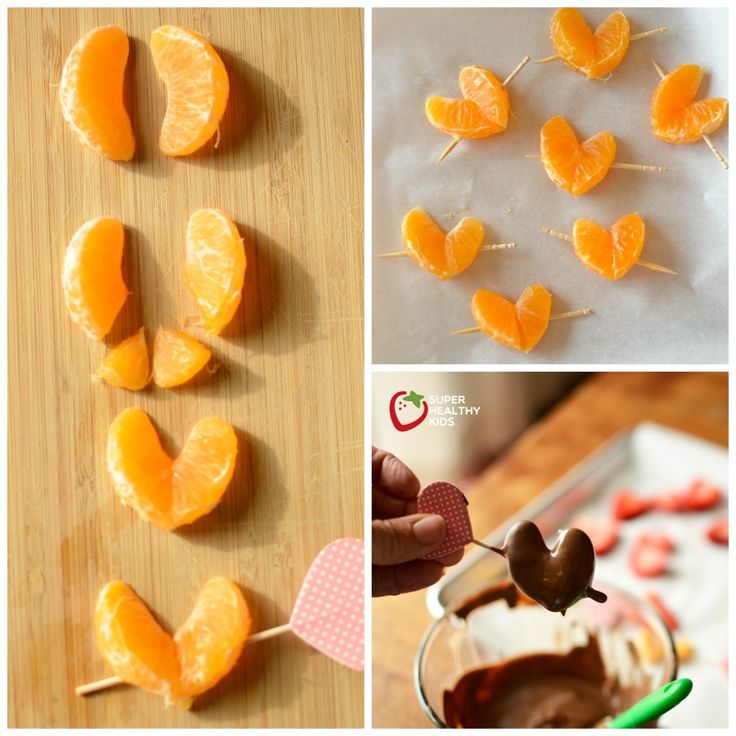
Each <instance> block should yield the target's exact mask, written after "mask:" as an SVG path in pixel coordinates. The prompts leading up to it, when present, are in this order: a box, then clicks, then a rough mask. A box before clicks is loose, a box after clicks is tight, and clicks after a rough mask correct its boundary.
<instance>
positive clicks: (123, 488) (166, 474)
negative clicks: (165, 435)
mask: <svg viewBox="0 0 736 736" xmlns="http://www.w3.org/2000/svg"><path fill="white" fill-rule="evenodd" d="M237 451H238V440H237V437H236V436H235V432H234V431H233V428H232V427H231V426H230V425H229V424H228V423H227V422H225V421H224V420H222V419H217V418H216V417H210V418H208V419H201V420H200V421H198V422H197V423H196V424H195V425H194V428H193V429H192V431H191V432H190V433H189V437H188V438H187V441H186V443H185V445H184V449H183V450H182V451H181V454H180V455H179V456H178V457H177V458H176V459H172V458H170V457H169V456H168V455H167V454H166V452H164V450H163V448H162V447H161V442H160V441H159V438H158V434H157V433H156V429H155V428H154V426H153V424H152V423H151V420H150V419H149V418H148V416H147V415H146V413H145V412H143V411H142V410H141V409H138V408H137V407H132V408H130V409H126V410H125V411H123V412H121V413H120V414H118V416H117V417H115V420H114V421H113V423H112V425H110V429H109V431H108V438H107V468H108V470H109V472H110V475H111V476H112V480H113V485H114V486H115V492H116V493H117V494H118V497H119V498H120V500H121V501H122V502H123V503H124V504H126V505H127V506H132V507H133V508H134V509H135V510H136V511H137V512H138V513H139V514H140V515H141V516H142V517H143V518H144V519H146V520H147V521H150V522H152V523H153V524H155V525H156V526H159V527H161V528H162V529H175V528H176V527H179V526H182V525H183V524H191V523H192V522H193V521H196V520H197V519H198V518H199V517H200V516H204V515H205V514H207V513H209V512H210V511H211V510H212V509H213V508H214V507H215V506H216V505H217V504H218V503H219V501H220V499H221V498H222V495H223V494H224V493H225V490H226V489H227V487H228V485H229V484H230V480H231V478H232V475H233V471H234V468H235V457H236V455H237Z"/></svg>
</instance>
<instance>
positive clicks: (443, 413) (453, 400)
mask: <svg viewBox="0 0 736 736" xmlns="http://www.w3.org/2000/svg"><path fill="white" fill-rule="evenodd" d="M388 413H389V416H390V417H391V424H393V425H394V429H396V430H397V431H399V432H408V431H409V430H410V429H415V428H416V427H418V426H419V425H420V424H422V423H423V422H424V421H425V420H427V425H428V426H430V427H454V426H455V424H456V423H457V422H458V421H459V419H460V418H461V417H474V416H478V414H479V413H480V407H479V406H470V405H468V402H467V398H466V397H465V396H463V395H462V394H460V395H456V394H455V395H453V394H437V395H435V394H430V395H428V396H424V395H423V394H419V393H417V392H416V391H413V390H412V391H409V392H407V391H404V390H401V391H397V392H396V393H395V394H394V395H393V396H392V397H391V399H390V401H389V403H388Z"/></svg>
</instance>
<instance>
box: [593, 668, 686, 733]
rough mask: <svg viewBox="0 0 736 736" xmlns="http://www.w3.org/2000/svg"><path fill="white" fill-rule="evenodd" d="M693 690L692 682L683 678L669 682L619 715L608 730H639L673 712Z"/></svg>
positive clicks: (609, 725) (608, 726)
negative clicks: (668, 712) (640, 727)
mask: <svg viewBox="0 0 736 736" xmlns="http://www.w3.org/2000/svg"><path fill="white" fill-rule="evenodd" d="M692 689H693V682H692V680H688V679H687V678H686V677H683V678H681V679H679V680H673V681H672V682H668V683H667V684H666V685H665V686H664V687H661V688H659V690H655V691H654V692H653V693H650V694H649V695H647V696H646V698H643V699H642V700H640V701H639V702H638V703H637V704H636V705H632V706H631V708H629V709H628V710H625V711H624V712H623V713H621V714H620V715H617V716H616V717H615V718H614V719H613V720H612V721H611V722H610V723H609V724H608V725H607V728H638V727H639V726H643V725H644V724H645V723H649V721H653V720H654V719H655V718H659V717H660V716H661V715H663V714H664V713H666V712H667V711H668V710H672V708H674V707H675V706H676V705H677V704H678V703H681V702H682V701H683V700H685V698H686V697H687V696H688V695H690V691H691V690H692Z"/></svg>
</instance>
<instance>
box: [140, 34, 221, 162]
mask: <svg viewBox="0 0 736 736" xmlns="http://www.w3.org/2000/svg"><path fill="white" fill-rule="evenodd" d="M151 52H152V54H153V63H154V64H155V65H156V71H157V72H158V75H159V77H160V78H161V81H162V82H163V83H164V84H165V85H166V95H167V102H166V115H165V117H164V122H163V125H162V126H161V133H160V135H159V147H160V148H161V151H162V152H163V153H165V154H166V155H167V156H186V155H188V154H190V153H194V151H196V150H197V149H198V148H201V147H202V146H203V145H204V144H205V143H206V142H207V141H208V140H209V139H210V138H212V136H213V135H214V134H215V132H216V131H217V129H218V127H219V125H220V120H221V119H222V116H223V114H224V113H225V107H226V106H227V98H228V94H229V90H230V86H229V81H228V76H227V71H226V70H225V65H224V64H223V63H222V59H221V58H220V57H219V56H218V54H217V52H216V51H215V50H214V49H213V48H212V44H210V43H209V41H207V40H206V39H204V38H202V36H200V35H199V34H198V33H195V32H194V31H188V30H186V29H185V28H179V27H178V26H161V27H160V28H157V29H156V30H155V31H154V32H153V33H152V34H151Z"/></svg>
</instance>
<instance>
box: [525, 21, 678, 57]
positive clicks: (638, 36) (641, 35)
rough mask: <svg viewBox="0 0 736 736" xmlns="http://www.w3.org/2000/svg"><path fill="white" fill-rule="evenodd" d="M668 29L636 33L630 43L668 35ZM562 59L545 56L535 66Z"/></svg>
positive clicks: (554, 55) (663, 27)
mask: <svg viewBox="0 0 736 736" xmlns="http://www.w3.org/2000/svg"><path fill="white" fill-rule="evenodd" d="M666 32H667V27H666V26H662V27H661V28H653V29H652V30H651V31H642V32H641V33H634V34H633V35H631V36H629V41H638V40H639V39H641V38H649V36H653V35H654V34H655V33H666ZM559 58H560V55H559V54H553V55H552V56H545V57H544V58H543V59H537V61H535V62H534V63H535V64H549V62H550V61H557V60H558V59H559Z"/></svg>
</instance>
